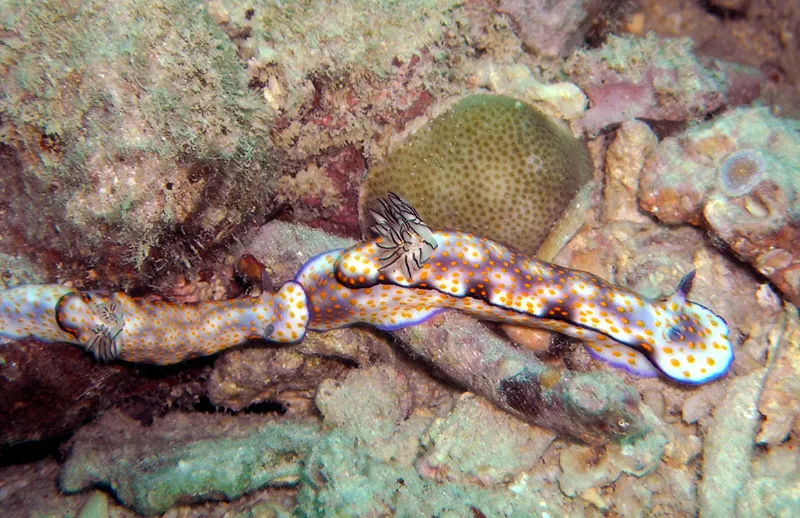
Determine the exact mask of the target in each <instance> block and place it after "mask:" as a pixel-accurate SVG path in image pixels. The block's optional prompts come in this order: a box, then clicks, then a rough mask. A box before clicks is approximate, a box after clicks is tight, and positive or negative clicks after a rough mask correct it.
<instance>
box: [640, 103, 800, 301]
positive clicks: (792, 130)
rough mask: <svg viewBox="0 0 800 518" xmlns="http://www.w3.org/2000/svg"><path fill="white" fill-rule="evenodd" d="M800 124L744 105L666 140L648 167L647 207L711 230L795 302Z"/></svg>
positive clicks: (799, 269) (644, 179) (799, 262)
mask: <svg viewBox="0 0 800 518" xmlns="http://www.w3.org/2000/svg"><path fill="white" fill-rule="evenodd" d="M798 128H800V122H798V121H796V120H793V119H781V118H778V117H775V116H774V115H772V114H771V113H770V112H769V110H767V109H765V108H754V109H749V108H743V109H739V110H734V111H731V112H729V113H726V114H725V115H723V116H721V117H718V118H717V119H715V120H713V121H711V122H708V123H704V124H700V125H698V126H696V127H693V128H691V129H689V130H687V131H686V132H684V133H683V134H680V135H676V136H674V137H670V138H667V139H665V140H664V141H663V142H661V144H660V145H659V146H658V148H657V149H656V151H655V152H654V153H653V154H652V155H651V156H650V157H649V158H648V161H647V163H646V165H645V168H644V171H643V172H642V176H641V181H640V189H639V196H640V200H641V206H642V208H644V209H645V210H647V211H649V212H651V213H652V214H654V215H655V216H656V217H657V218H659V219H660V220H662V221H664V222H666V223H670V224H674V223H691V224H694V225H701V226H706V227H708V228H709V229H710V230H711V232H712V233H713V234H714V235H715V237H716V238H717V239H718V240H720V241H721V242H723V243H725V244H726V245H727V246H729V247H730V249H731V250H732V251H733V252H734V253H735V254H736V255H737V256H739V257H740V258H741V259H742V260H744V261H747V262H749V263H750V264H751V265H753V267H754V268H756V269H757V270H758V271H759V272H760V273H762V274H763V275H765V276H766V277H767V278H769V279H770V280H771V281H772V282H773V283H775V285H776V286H777V287H778V289H780V290H781V292H783V294H784V295H785V296H786V298H787V299H788V300H790V301H792V302H794V303H797V302H798V301H800V256H798V248H797V243H798V242H800V226H799V225H798V223H797V217H798V215H797V209H796V207H797V200H798V197H799V196H800V176H798V175H797V170H798V167H800V163H798V160H797V149H798V147H800V138H798V136H797V135H798V134H797V129H798Z"/></svg>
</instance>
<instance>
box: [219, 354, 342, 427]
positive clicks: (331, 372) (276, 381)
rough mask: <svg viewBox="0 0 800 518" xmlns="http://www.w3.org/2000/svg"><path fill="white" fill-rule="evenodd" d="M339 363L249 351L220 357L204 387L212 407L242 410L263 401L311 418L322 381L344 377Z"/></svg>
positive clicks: (308, 357)
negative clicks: (213, 405) (308, 415)
mask: <svg viewBox="0 0 800 518" xmlns="http://www.w3.org/2000/svg"><path fill="white" fill-rule="evenodd" d="M347 369H348V367H347V366H345V365H344V364H343V363H342V362H339V361H336V360H333V359H328V358H319V357H312V356H308V355H304V354H301V353H300V352H298V351H297V350H295V348H293V347H287V348H273V347H264V346H262V347H251V348H246V349H237V350H234V351H231V352H229V353H227V354H225V355H223V356H222V357H221V358H220V359H219V360H218V361H217V362H216V363H215V365H214V370H213V371H212V373H211V376H210V377H209V380H208V383H207V390H208V396H209V398H210V399H211V401H212V403H214V404H215V405H218V406H221V407H225V408H230V409H231V410H235V411H238V410H242V409H244V408H246V407H248V406H250V405H252V404H255V403H262V402H265V401H268V402H272V403H276V404H280V405H281V406H283V408H284V409H286V410H287V411H289V412H292V413H300V414H310V413H312V411H313V410H312V409H313V405H314V395H315V394H316V392H317V388H318V387H319V385H320V383H322V381H323V380H325V379H329V378H339V377H343V376H344V373H345V372H346V371H347Z"/></svg>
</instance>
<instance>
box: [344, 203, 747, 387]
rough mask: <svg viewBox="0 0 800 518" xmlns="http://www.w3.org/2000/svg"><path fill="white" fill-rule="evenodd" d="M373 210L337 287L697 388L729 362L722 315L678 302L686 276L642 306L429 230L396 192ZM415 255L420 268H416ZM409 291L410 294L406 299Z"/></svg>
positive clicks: (581, 279)
mask: <svg viewBox="0 0 800 518" xmlns="http://www.w3.org/2000/svg"><path fill="white" fill-rule="evenodd" d="M382 209H383V210H382V211H381V212H380V213H377V212H373V216H375V220H376V221H377V222H378V226H388V227H389V229H385V228H383V229H379V230H378V231H377V233H378V234H379V237H378V238H376V239H373V240H370V241H365V242H361V243H358V244H356V245H355V246H353V247H351V248H349V249H347V250H345V251H344V252H342V253H341V254H340V255H339V257H338V259H337V260H336V263H335V267H334V269H335V277H336V280H337V281H338V282H339V284H341V285H346V286H349V287H350V288H351V289H353V290H356V291H360V290H365V289H378V288H384V289H385V288H386V287H387V286H396V287H398V288H399V290H398V291H397V296H399V297H408V301H407V302H408V303H407V304H406V307H412V308H416V309H417V313H419V314H418V315H416V317H415V320H414V323H417V322H419V321H420V320H421V316H420V314H424V312H425V311H429V312H431V313H434V312H435V309H436V308H454V309H459V310H462V311H465V312H467V313H471V314H473V315H475V316H476V317H478V318H481V319H485V320H495V321H500V322H505V323H512V324H521V325H528V326H534V327H543V328H547V329H550V330H553V331H557V332H559V333H563V334H566V335H569V336H572V337H574V338H577V339H579V340H582V341H583V342H584V344H585V345H586V347H587V349H588V351H589V352H590V353H591V354H592V355H593V356H595V357H597V358H600V359H602V360H605V361H607V362H609V363H611V364H612V365H614V366H616V367H621V368H623V369H626V370H628V371H629V372H631V373H633V374H636V375H639V376H644V377H648V376H655V375H656V374H657V373H658V372H659V371H660V372H661V373H662V374H664V375H665V376H667V377H669V378H671V379H673V380H676V381H679V382H681V383H687V384H701V383H706V382H709V381H712V380H714V379H717V378H719V377H721V376H723V375H724V374H725V373H726V372H727V371H728V369H729V368H730V365H731V363H732V362H733V348H732V346H731V343H730V340H729V338H728V327H727V324H726V323H725V320H723V319H722V318H721V317H719V316H717V315H716V314H714V313H713V312H712V311H710V310H709V309H707V308H705V307H704V306H702V305H700V304H697V303H694V302H691V301H689V300H687V298H686V296H687V295H688V294H689V291H690V290H691V287H692V283H693V280H694V275H695V273H694V271H692V272H690V273H689V274H687V275H686V276H685V277H684V278H683V280H682V281H681V282H680V284H679V285H678V289H677V290H676V291H675V292H674V293H673V294H672V295H671V296H669V297H667V298H665V299H662V300H648V299H645V298H644V297H642V296H640V295H638V294H636V293H634V292H633V291H630V290H628V289H625V288H623V287H620V286H615V285H612V284H609V283H607V282H605V281H603V280H602V279H600V278H599V277H597V276H596V275H593V274H590V273H587V272H582V271H578V270H569V269H567V268H564V267H561V266H557V265H554V264H550V263H546V262H544V261H539V260H537V259H534V258H530V257H527V256H525V255H523V254H520V253H517V252H515V251H513V250H511V249H509V248H507V247H505V246H502V245H500V244H498V243H495V242H493V241H491V240H489V239H485V238H481V237H478V236H475V235H473V234H470V233H467V232H460V231H436V232H430V231H429V230H428V231H427V232H426V231H423V232H419V231H418V229H419V228H421V227H424V229H427V227H425V225H424V223H422V221H421V219H420V218H419V215H418V214H417V213H416V211H415V210H414V209H413V208H412V207H410V205H408V204H407V203H406V202H405V201H404V200H402V199H401V198H400V197H399V196H397V195H395V194H390V195H389V197H388V198H387V200H386V201H385V202H384V203H383V204H382ZM420 257H424V258H425V260H424V261H420ZM412 292H413V296H409V294H410V293H412Z"/></svg>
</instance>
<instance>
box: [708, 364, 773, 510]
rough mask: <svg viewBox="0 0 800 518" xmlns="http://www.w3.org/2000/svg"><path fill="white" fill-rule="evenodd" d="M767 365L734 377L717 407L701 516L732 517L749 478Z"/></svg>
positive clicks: (710, 430)
mask: <svg viewBox="0 0 800 518" xmlns="http://www.w3.org/2000/svg"><path fill="white" fill-rule="evenodd" d="M765 371H766V369H760V370H757V371H754V372H752V373H750V374H748V375H746V376H741V377H738V378H736V379H735V380H733V382H732V383H731V384H730V386H729V387H728V392H727V394H726V396H725V399H723V400H722V401H721V402H720V403H719V404H718V405H717V407H716V409H715V410H714V417H713V420H712V422H711V424H710V425H709V427H708V432H707V433H706V443H705V450H704V452H703V470H704V472H703V478H702V480H701V482H700V487H699V491H698V502H699V505H700V513H701V515H702V516H708V517H719V518H724V517H729V516H731V515H733V514H734V512H735V510H736V500H737V498H738V495H739V492H740V491H741V490H742V487H743V486H744V485H745V483H747V480H748V479H749V478H750V463H751V455H752V452H753V448H754V447H755V435H756V429H757V427H758V424H759V415H758V409H757V404H758V398H759V395H760V394H761V390H762V388H763V383H764V378H765V375H766V372H765Z"/></svg>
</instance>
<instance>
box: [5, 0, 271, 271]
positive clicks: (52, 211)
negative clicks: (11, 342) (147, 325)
mask: <svg viewBox="0 0 800 518" xmlns="http://www.w3.org/2000/svg"><path fill="white" fill-rule="evenodd" d="M14 5H16V8H15V7H11V6H6V8H4V9H3V10H2V13H0V19H2V23H3V26H4V27H5V32H4V33H3V35H2V43H3V44H2V45H0V74H2V76H3V78H4V80H3V82H2V85H0V145H1V146H2V148H1V149H0V151H2V152H0V167H2V169H3V171H4V172H3V175H4V178H5V181H4V182H3V185H2V189H0V201H1V202H2V203H3V205H4V206H7V207H8V208H9V210H6V211H3V213H2V214H0V225H1V226H2V227H3V229H4V233H6V239H5V240H4V242H3V243H2V245H4V246H9V245H12V246H13V245H16V246H17V248H21V247H23V246H26V247H33V248H35V249H36V250H37V251H39V252H40V253H44V252H49V253H51V254H52V253H55V254H58V255H59V256H60V257H61V258H62V259H61V260H62V261H73V260H74V261H77V262H79V263H80V266H79V267H78V269H79V270H80V271H85V270H87V269H89V267H92V266H94V267H96V268H97V269H99V270H101V271H103V270H107V269H113V268H114V267H116V268H117V269H122V268H126V267H127V268H128V269H129V270H130V274H131V275H141V273H142V269H145V270H147V271H148V272H150V271H152V270H151V268H153V267H154V266H158V268H159V270H160V271H161V273H162V274H163V273H164V270H163V268H164V267H174V266H175V265H176V264H180V265H181V266H182V267H183V266H185V265H186V264H191V263H192V262H193V261H195V260H196V258H197V256H198V254H199V251H200V250H202V249H203V248H204V247H206V246H209V245H212V244H218V243H220V242H222V241H223V240H224V239H225V238H227V237H229V236H230V231H231V230H232V229H233V228H234V227H235V226H236V225H239V224H241V223H243V222H245V221H248V220H249V219H250V218H252V217H260V215H263V214H265V213H266V212H267V211H268V210H270V208H271V206H272V202H271V201H270V196H269V195H270V193H271V192H273V190H274V187H275V184H276V182H277V171H276V167H275V158H274V154H273V152H272V144H271V140H270V138H269V131H268V124H267V119H266V118H265V117H264V116H263V114H262V113H260V112H259V99H258V96H256V95H255V94H253V93H252V92H250V91H249V90H248V88H247V80H248V79H247V75H246V73H245V71H244V70H243V69H242V66H241V63H240V61H239V58H238V56H237V54H236V49H235V46H234V45H233V43H232V42H231V41H230V40H229V39H228V38H227V37H226V35H225V33H224V32H223V31H222V30H221V29H220V28H219V27H218V26H217V25H216V24H215V23H214V22H213V21H212V20H211V18H210V16H209V14H208V12H207V10H206V8H205V6H204V4H203V3H202V2H196V1H193V0H164V1H161V2H158V3H156V4H144V3H139V2H115V3H106V2H99V1H89V2H80V3H64V2H60V1H51V2H36V3H27V2H20V3H14ZM185 234H191V235H193V236H194V239H195V241H194V242H193V243H192V245H191V246H188V245H186V243H185V242H184V241H183V240H180V239H175V238H174V236H175V235H185ZM51 261H52V259H51ZM47 262H48V263H49V262H50V261H47ZM109 267H110V268H109ZM103 273H104V274H106V275H108V274H107V273H105V272H103ZM140 278H141V277H140Z"/></svg>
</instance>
